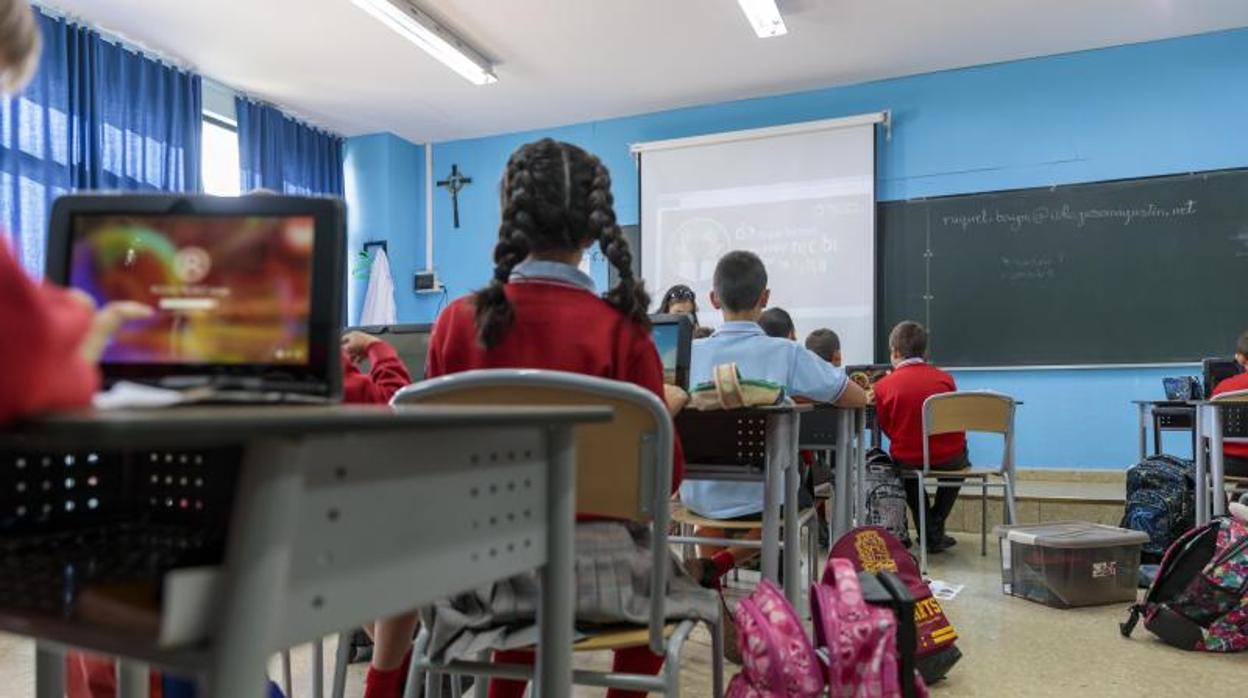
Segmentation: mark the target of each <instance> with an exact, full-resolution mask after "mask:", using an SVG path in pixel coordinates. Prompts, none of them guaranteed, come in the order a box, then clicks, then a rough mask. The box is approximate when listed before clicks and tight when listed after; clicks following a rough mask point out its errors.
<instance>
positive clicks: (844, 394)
mask: <svg viewBox="0 0 1248 698" xmlns="http://www.w3.org/2000/svg"><path fill="white" fill-rule="evenodd" d="M793 352H794V357H793V368H792V370H791V372H790V374H789V381H788V386H787V387H788V390H789V394H790V395H791V396H792V397H802V398H807V399H809V400H814V401H816V402H831V403H833V404H835V405H836V406H838V407H865V406H866V404H867V394H866V392H864V391H863V389H862V388H860V387H859V386H858V384H857V383H854V382H853V381H851V380H849V378H847V377H846V375H845V371H844V370H843V369H840V368H837V367H835V366H833V365H832V364H830V363H828V362H827V361H824V360H823V359H821V358H819V355H818V354H815V353H814V352H812V351H810V350H809V349H807V348H805V347H803V346H800V345H798V344H794V345H793Z"/></svg>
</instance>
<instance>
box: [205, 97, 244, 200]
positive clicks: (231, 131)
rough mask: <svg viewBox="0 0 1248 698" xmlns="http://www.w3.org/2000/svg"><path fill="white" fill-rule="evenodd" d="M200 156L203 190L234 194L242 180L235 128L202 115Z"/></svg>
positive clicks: (226, 122)
mask: <svg viewBox="0 0 1248 698" xmlns="http://www.w3.org/2000/svg"><path fill="white" fill-rule="evenodd" d="M202 156H203V164H202V167H203V170H202V172H203V179H204V193H206V194H215V195H216V196H238V195H239V193H240V191H239V189H240V184H239V182H240V181H241V179H242V174H241V170H240V168H239V165H238V127H237V126H235V125H234V124H232V123H230V122H228V121H225V120H223V119H220V118H217V117H215V116H212V115H210V114H205V115H204V137H203V153H202Z"/></svg>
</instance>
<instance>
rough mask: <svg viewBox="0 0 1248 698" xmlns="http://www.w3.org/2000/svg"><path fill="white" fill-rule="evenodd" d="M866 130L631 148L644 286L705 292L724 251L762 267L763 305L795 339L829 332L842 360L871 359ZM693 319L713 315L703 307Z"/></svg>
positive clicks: (870, 173)
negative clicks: (784, 314)
mask: <svg viewBox="0 0 1248 698" xmlns="http://www.w3.org/2000/svg"><path fill="white" fill-rule="evenodd" d="M873 139H874V131H873V127H871V126H869V125H867V126H859V127H854V128H846V129H839V128H838V129H831V130H824V131H817V132H810V133H800V134H795V135H785V136H767V137H760V138H758V139H746V138H740V139H737V138H733V139H728V140H726V141H725V142H717V143H705V144H695V145H690V146H688V147H672V148H660V149H656V150H654V151H645V150H643V151H642V156H641V160H642V165H641V173H642V174H641V210H642V214H643V216H644V218H643V220H642V236H643V240H644V244H643V245H642V249H641V258H642V271H643V276H644V277H645V279H646V283H647V285H649V286H651V287H652V288H669V287H671V286H672V285H675V284H685V285H687V286H689V287H690V288H692V289H693V290H694V291H695V292H696V293H697V294H698V297H699V298H707V297H708V295H709V292H710V290H711V285H712V279H713V277H714V272H715V264H716V263H717V262H718V261H719V258H720V257H722V256H723V255H724V254H725V253H726V252H729V251H732V250H749V251H751V252H754V253H755V254H757V255H758V256H759V257H761V258H762V260H763V262H764V264H766V266H767V274H768V286H769V287H770V288H771V304H772V305H776V306H781V307H783V308H785V309H786V310H788V311H789V312H790V314H791V315H792V317H793V321H794V324H795V325H796V326H797V334H798V336H799V337H804V336H805V335H806V334H808V333H809V332H811V331H812V330H815V329H818V328H821V327H827V328H831V329H833V330H835V331H836V332H837V333H838V334H840V336H841V338H842V341H843V342H844V345H843V346H844V352H845V357H846V360H847V361H854V362H859V363H867V362H870V361H871V360H872V358H873V353H874V352H873V343H874V336H875V332H874V313H875V308H874V303H875V249H874V245H875V173H874V146H873ZM702 315H704V316H705V317H702V318H701V319H702V322H703V324H706V325H711V326H713V325H716V324H718V323H719V322H720V321H721V317H720V316H719V314H718V313H716V312H714V311H713V310H711V309H710V308H704V309H703V312H702Z"/></svg>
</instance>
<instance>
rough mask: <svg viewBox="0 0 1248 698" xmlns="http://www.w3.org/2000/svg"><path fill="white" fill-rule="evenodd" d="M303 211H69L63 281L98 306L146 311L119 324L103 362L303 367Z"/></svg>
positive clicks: (307, 233) (307, 256) (306, 293)
mask: <svg viewBox="0 0 1248 698" xmlns="http://www.w3.org/2000/svg"><path fill="white" fill-rule="evenodd" d="M314 240H315V218H314V217H313V216H309V215H289V216H286V215H263V216H261V215H212V216H206V215H112V214H81V215H77V216H75V217H74V218H73V222H72V237H71V248H70V259H69V269H68V272H69V279H68V281H69V285H70V286H73V287H75V288H78V289H81V290H83V291H86V292H87V293H89V294H90V295H91V296H92V297H94V298H95V300H96V302H97V303H98V304H100V305H103V304H105V303H108V302H110V301H123V300H124V301H137V302H139V303H142V304H144V305H147V306H149V307H151V308H152V309H154V310H155V311H156V312H155V315H154V316H153V317H151V318H150V319H147V320H141V321H135V322H130V323H127V324H126V325H125V326H124V327H123V328H122V329H121V330H120V331H119V332H117V333H116V335H115V336H114V337H113V339H112V341H111V343H110V344H109V345H108V346H107V347H106V348H105V351H104V354H103V357H102V363H104V364H105V365H109V364H114V365H116V364H143V365H151V364H182V365H187V364H190V365H216V366H230V365H255V364H267V365H271V366H281V365H295V366H298V365H303V364H306V363H308V361H309V319H310V315H311V303H312V300H311V299H312V273H313V269H312V256H313V255H312V253H313V247H314Z"/></svg>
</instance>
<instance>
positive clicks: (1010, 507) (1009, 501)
mask: <svg viewBox="0 0 1248 698" xmlns="http://www.w3.org/2000/svg"><path fill="white" fill-rule="evenodd" d="M1002 477H1004V478H1005V512H1006V514H1008V515H1009V517H1010V524H1011V525H1013V524H1016V523H1018V505H1017V504H1016V503H1015V502H1014V474H1013V473H1003V474H1002Z"/></svg>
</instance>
